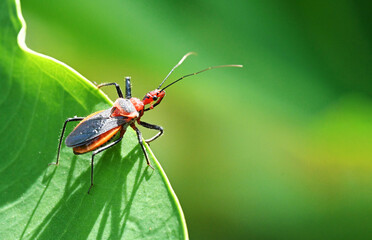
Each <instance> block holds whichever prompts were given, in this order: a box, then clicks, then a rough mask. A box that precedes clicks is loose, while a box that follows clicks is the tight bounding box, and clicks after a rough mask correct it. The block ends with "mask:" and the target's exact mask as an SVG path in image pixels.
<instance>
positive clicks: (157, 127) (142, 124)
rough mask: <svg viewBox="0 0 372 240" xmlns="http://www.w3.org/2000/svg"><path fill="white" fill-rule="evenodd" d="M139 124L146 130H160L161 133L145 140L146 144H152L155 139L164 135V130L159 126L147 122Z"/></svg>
mask: <svg viewBox="0 0 372 240" xmlns="http://www.w3.org/2000/svg"><path fill="white" fill-rule="evenodd" d="M138 123H139V125H141V126H143V127H145V128H149V129H155V130H158V131H159V132H158V133H157V134H156V135H155V136H153V137H152V138H150V139H147V140H145V142H146V143H150V142H152V141H154V140H155V139H157V138H158V137H160V136H161V135H163V133H164V130H163V128H162V127H161V126H157V125H154V124H150V123H146V122H142V121H138Z"/></svg>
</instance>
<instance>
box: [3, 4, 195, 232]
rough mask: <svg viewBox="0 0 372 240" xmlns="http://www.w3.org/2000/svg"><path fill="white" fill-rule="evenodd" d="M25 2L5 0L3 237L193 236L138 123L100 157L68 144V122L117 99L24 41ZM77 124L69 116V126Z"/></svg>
mask: <svg viewBox="0 0 372 240" xmlns="http://www.w3.org/2000/svg"><path fill="white" fill-rule="evenodd" d="M24 40H25V24H24V21H23V18H22V15H21V11H20V5H19V1H16V2H14V1H13V0H5V1H1V3H0V82H1V88H0V123H1V124H0V133H1V134H0V156H1V158H0V195H1V198H0V239H17V238H18V239H19V238H21V239H86V238H90V239H107V238H112V239H121V238H126V239H146V238H147V239H187V238H188V235H187V229H186V224H185V220H184V216H183V213H182V209H181V207H180V205H179V203H178V200H177V197H176V196H175V194H174V192H173V190H172V188H171V186H170V184H169V182H168V180H167V178H166V176H165V174H164V172H163V170H162V168H161V166H160V165H159V163H158V162H157V160H156V159H155V157H154V155H153V154H152V152H151V150H150V149H149V148H148V151H149V154H150V158H151V161H152V164H153V165H154V166H155V170H154V171H153V170H152V169H151V168H148V167H147V164H146V161H145V158H144V156H143V153H142V150H141V148H140V146H139V145H138V142H137V138H136V135H135V133H134V131H132V130H129V129H128V131H127V133H126V135H125V137H124V140H123V141H122V143H121V144H119V145H118V146H116V147H114V148H112V149H109V150H107V151H104V152H103V153H101V154H98V155H97V157H96V158H95V167H94V182H95V185H94V187H93V189H92V191H91V194H90V195H88V194H87V190H88V188H89V186H90V156H91V154H90V153H88V154H85V155H79V156H76V155H74V154H73V153H72V150H71V149H70V148H67V147H66V146H63V147H62V150H61V156H60V165H59V166H53V165H52V166H48V163H50V162H54V161H55V159H56V154H57V144H58V138H59V135H60V131H61V128H62V125H63V122H64V120H65V119H67V118H68V117H73V116H75V115H78V116H87V115H89V114H90V113H92V112H94V111H97V110H102V109H106V108H109V107H110V106H111V101H110V100H109V99H108V98H107V97H106V96H105V95H103V94H102V93H101V92H100V91H99V90H98V89H96V87H95V86H94V85H93V84H91V83H90V82H89V81H88V80H86V79H85V78H84V77H82V76H81V75H80V74H79V73H77V72H76V71H74V70H73V69H71V68H69V67H68V66H66V65H65V64H63V63H61V62H59V61H57V60H55V59H52V58H50V57H47V56H43V55H41V54H38V53H35V52H33V51H32V50H30V49H28V48H27V46H26V45H25V43H24ZM75 125H76V123H71V124H69V125H68V127H67V129H66V133H69V132H71V130H72V129H73V126H75Z"/></svg>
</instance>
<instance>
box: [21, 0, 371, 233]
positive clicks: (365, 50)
mask: <svg viewBox="0 0 372 240" xmlns="http://www.w3.org/2000/svg"><path fill="white" fill-rule="evenodd" d="M21 2H22V7H23V13H24V17H25V20H26V21H27V24H28V30H27V31H28V35H27V40H26V42H27V44H28V45H29V47H30V48H32V49H34V50H36V51H39V52H41V53H44V54H47V55H50V56H52V57H54V58H57V59H59V60H61V61H63V62H65V63H67V64H68V65H70V66H72V67H73V68H75V69H76V70H77V71H79V72H80V73H82V74H83V75H84V76H85V77H87V78H88V79H89V80H91V81H94V82H97V83H100V82H113V81H115V82H118V83H121V84H122V85H124V82H123V81H122V80H123V78H124V77H125V76H127V75H130V76H132V83H133V94H134V95H135V96H138V97H139V98H142V97H143V95H144V94H145V93H146V92H147V91H149V90H152V89H154V88H156V87H157V86H158V84H159V83H160V82H161V80H162V79H163V78H164V77H165V76H166V74H167V73H168V72H169V71H170V69H171V68H172V67H173V66H174V65H175V64H176V63H177V62H178V61H179V59H180V58H181V57H182V56H183V54H185V53H186V52H189V51H195V52H197V53H198V56H191V57H190V58H189V59H187V60H186V62H185V63H184V64H183V65H182V66H181V67H179V68H178V69H177V70H176V71H175V72H174V74H173V75H172V77H171V78H170V80H174V79H176V78H177V77H180V76H182V75H184V74H188V73H191V72H194V71H197V70H201V69H203V68H205V67H209V66H213V65H220V64H243V65H244V68H243V69H236V68H225V69H216V70H212V71H209V72H206V73H203V74H200V75H198V76H195V77H192V78H188V79H185V80H184V81H183V82H180V83H179V84H177V85H175V86H172V87H171V88H169V90H168V91H167V96H166V98H165V99H164V101H163V102H162V104H161V105H159V107H157V108H156V110H154V111H150V112H147V113H146V115H145V116H144V118H143V120H144V121H146V122H150V123H154V124H159V125H161V126H163V127H164V128H165V135H164V136H163V137H162V138H160V139H159V140H158V141H156V142H155V143H153V144H151V147H152V149H153V151H154V152H155V155H156V156H157V158H158V159H159V161H160V162H161V164H162V166H163V168H164V169H165V171H166V173H167V175H168V177H169V179H170V181H171V183H172V186H173V188H174V190H175V191H176V194H177V196H178V198H179V200H180V202H181V205H182V208H183V210H184V213H185V216H186V221H187V225H188V229H189V234H190V238H191V239H318V238H322V239H342V238H348V239H357V238H365V239H368V238H372V230H371V223H372V141H371V140H372V79H371V76H372V64H371V63H372V51H371V43H372V41H371V40H372V26H371V23H372V19H371V14H370V13H371V9H372V8H371V4H370V1H352V0H341V1H293V0H283V1H276V0H271V1H270V0H267V1H250V0H241V1H220V0H213V1H212V0H190V1H169V0H168V1H167V0H157V1H155V0H147V1H143V0H141V1H124V0H109V1H107V0H106V1H103V0H98V1H88V0H63V1H62V0H58V1H42V0H27V1H21ZM111 90H113V89H105V92H106V93H108V94H109V96H110V97H111V98H112V99H114V98H115V97H116V96H115V94H114V91H111ZM77 115H79V113H77ZM144 133H145V135H146V136H151V135H152V134H153V132H150V131H145V130H144Z"/></svg>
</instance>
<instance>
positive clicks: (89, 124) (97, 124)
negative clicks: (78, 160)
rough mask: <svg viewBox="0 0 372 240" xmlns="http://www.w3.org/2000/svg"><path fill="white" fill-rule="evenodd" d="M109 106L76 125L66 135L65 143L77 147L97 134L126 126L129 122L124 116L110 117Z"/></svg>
mask: <svg viewBox="0 0 372 240" xmlns="http://www.w3.org/2000/svg"><path fill="white" fill-rule="evenodd" d="M110 115H111V108H110V109H107V110H104V111H102V112H98V113H97V114H96V115H93V116H92V117H89V119H87V120H85V121H84V122H82V123H81V124H80V125H78V126H77V127H76V128H75V129H74V130H73V131H72V132H71V133H70V135H68V136H67V138H66V140H65V143H66V145H67V146H68V147H78V146H82V145H86V144H88V143H89V142H91V141H92V140H94V139H95V138H96V137H98V136H99V135H101V134H103V133H105V132H107V131H109V130H111V129H113V128H116V127H118V126H123V127H124V128H126V127H127V126H126V125H128V124H129V123H128V122H129V121H128V118H126V117H121V116H120V117H110Z"/></svg>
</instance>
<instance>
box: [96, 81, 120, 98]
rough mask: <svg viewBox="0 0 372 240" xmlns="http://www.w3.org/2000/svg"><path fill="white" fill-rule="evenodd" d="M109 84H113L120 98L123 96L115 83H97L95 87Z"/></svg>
mask: <svg viewBox="0 0 372 240" xmlns="http://www.w3.org/2000/svg"><path fill="white" fill-rule="evenodd" d="M110 85H115V87H116V91H117V93H118V96H119V97H120V98H123V93H122V92H121V89H120V86H119V84H117V83H101V84H99V85H97V88H101V87H104V86H110Z"/></svg>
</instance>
